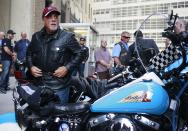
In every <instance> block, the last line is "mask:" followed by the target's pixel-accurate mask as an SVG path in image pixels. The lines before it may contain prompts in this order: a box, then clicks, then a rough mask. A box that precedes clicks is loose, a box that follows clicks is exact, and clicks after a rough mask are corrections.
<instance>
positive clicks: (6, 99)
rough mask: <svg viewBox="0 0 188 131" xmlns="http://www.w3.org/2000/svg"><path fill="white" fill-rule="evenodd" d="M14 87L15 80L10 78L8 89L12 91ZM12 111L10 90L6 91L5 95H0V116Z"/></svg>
mask: <svg viewBox="0 0 188 131" xmlns="http://www.w3.org/2000/svg"><path fill="white" fill-rule="evenodd" d="M15 86H16V80H15V79H14V77H10V88H11V89H13V88H14V87H15ZM13 111H14V106H13V101H12V90H10V91H8V92H7V93H6V94H0V114H4V113H7V112H13Z"/></svg>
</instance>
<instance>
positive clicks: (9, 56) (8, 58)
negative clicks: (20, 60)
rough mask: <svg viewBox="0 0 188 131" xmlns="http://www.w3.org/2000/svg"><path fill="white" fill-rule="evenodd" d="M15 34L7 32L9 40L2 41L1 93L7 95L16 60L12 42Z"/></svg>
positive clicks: (11, 31) (10, 31)
mask: <svg viewBox="0 0 188 131" xmlns="http://www.w3.org/2000/svg"><path fill="white" fill-rule="evenodd" d="M14 34H16V33H15V32H14V31H13V30H8V31H7V38H5V39H3V41H2V58H1V59H2V61H1V62H2V66H3V69H2V73H1V80H0V92H1V93H4V94H5V93H6V91H7V90H8V89H9V88H8V81H9V73H10V68H11V64H12V60H13V59H15V53H13V46H12V43H11V40H12V39H13V38H14Z"/></svg>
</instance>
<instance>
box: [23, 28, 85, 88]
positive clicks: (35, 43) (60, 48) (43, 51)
mask: <svg viewBox="0 0 188 131" xmlns="http://www.w3.org/2000/svg"><path fill="white" fill-rule="evenodd" d="M83 58H84V51H83V50H82V49H81V47H80V45H79V43H78V42H77V40H76V39H75V36H74V34H72V33H69V32H65V31H63V30H61V29H60V28H58V30H57V31H56V32H55V33H54V34H52V35H49V34H47V33H46V31H45V29H44V28H43V29H42V30H41V31H39V32H36V33H35V34H34V35H33V36H32V40H31V43H30V45H29V46H28V49H27V55H26V59H27V64H28V67H29V68H31V67H32V66H36V67H38V68H39V69H41V70H42V71H43V72H44V73H43V77H40V78H34V84H35V85H45V86H47V87H49V88H53V89H60V88H63V87H64V86H65V83H67V81H68V80H69V78H70V74H71V71H73V69H74V67H75V66H76V65H78V64H79V63H81V61H82V60H83ZM60 66H65V67H66V68H67V69H68V70H69V73H68V75H66V76H65V77H62V78H56V77H54V76H52V75H51V74H52V73H53V72H54V71H55V70H56V69H57V68H58V67H60Z"/></svg>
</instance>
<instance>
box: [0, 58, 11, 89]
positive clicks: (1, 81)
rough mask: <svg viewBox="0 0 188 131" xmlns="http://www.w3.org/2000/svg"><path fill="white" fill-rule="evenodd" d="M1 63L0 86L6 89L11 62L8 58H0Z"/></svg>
mask: <svg viewBox="0 0 188 131" xmlns="http://www.w3.org/2000/svg"><path fill="white" fill-rule="evenodd" d="M1 63H2V66H3V71H2V72H1V79H0V88H1V89H5V90H6V89H7V88H8V82H9V73H10V67H11V63H12V62H11V61H10V60H2V61H1Z"/></svg>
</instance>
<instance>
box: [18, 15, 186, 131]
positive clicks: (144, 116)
mask: <svg viewBox="0 0 188 131" xmlns="http://www.w3.org/2000/svg"><path fill="white" fill-rule="evenodd" d="M176 18H177V15H173V12H172V14H171V17H170V20H169V21H172V20H174V21H173V22H171V23H169V27H170V28H169V29H167V30H165V32H164V33H163V35H164V34H165V36H167V37H169V36H170V38H171V36H173V35H175V34H174V33H173V32H172V30H173V28H174V25H175V22H176ZM186 37H187V36H186ZM186 43H187V41H181V42H180V43H172V44H173V46H174V47H175V48H179V49H180V51H181V57H180V58H178V59H174V60H173V61H171V63H170V65H168V66H167V67H164V69H161V70H158V71H155V73H154V72H152V71H149V70H152V69H149V68H145V70H146V73H145V74H144V75H142V76H141V77H139V78H137V79H135V78H134V79H132V81H129V82H125V83H124V84H123V85H120V86H117V85H113V84H114V83H113V82H114V80H115V79H110V82H112V83H110V84H109V85H108V84H107V85H105V86H104V89H106V90H107V91H106V90H105V93H102V94H101V95H99V96H98V97H96V99H93V100H92V101H85V99H83V100H81V101H77V102H76V103H67V104H64V105H60V104H58V103H56V97H55V96H53V95H52V94H53V93H52V92H51V91H42V92H43V93H42V96H41V95H40V98H39V103H38V102H37V103H38V105H37V107H38V108H37V109H33V107H32V106H31V105H28V103H27V102H26V101H24V102H23V103H21V101H22V100H23V98H20V97H18V98H16V97H14V98H15V101H16V104H15V108H16V111H17V113H18V114H21V115H20V116H18V119H19V120H23V121H21V122H20V125H21V126H27V129H26V130H27V131H29V130H31V131H34V130H41V131H52V130H53V131H97V130H98V131H187V130H188V126H187V124H188V123H187V122H188V118H187V116H188V115H187V114H188V111H186V104H187V101H186V100H187V87H188V81H187V80H188V73H187V71H188V70H187V68H188V66H187V64H188V54H187V53H186V49H187V46H188V45H187V44H186ZM159 55H160V54H159ZM125 74H126V73H124V75H125ZM116 77H118V75H117V76H116ZM126 78H127V77H126ZM126 80H127V79H126ZM115 81H116V80H115ZM83 82H84V81H83ZM91 83H92V81H90V82H89V85H91ZM117 83H119V82H117ZM117 83H116V84H117ZM101 85H102V84H101ZM25 88H27V89H29V86H26V87H25ZM88 88H90V87H88ZM88 88H86V90H87V91H86V94H87V93H88ZM113 88H115V89H113ZM110 89H112V90H110ZM89 90H92V88H91V89H89ZM36 92H37V91H36ZM44 92H45V93H44ZM91 92H92V91H91ZM33 94H35V93H34V92H33ZM48 94H51V95H50V97H48V96H49V95H48ZM81 95H83V93H81V94H80V96H81ZM44 96H45V100H43V97H44ZM30 98H32V96H31V97H30ZM49 98H53V101H54V102H51V101H52V99H51V100H49ZM79 98H80V97H79ZM77 100H78V99H77ZM42 101H43V102H42ZM44 103H45V104H44ZM34 104H35V103H34Z"/></svg>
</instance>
